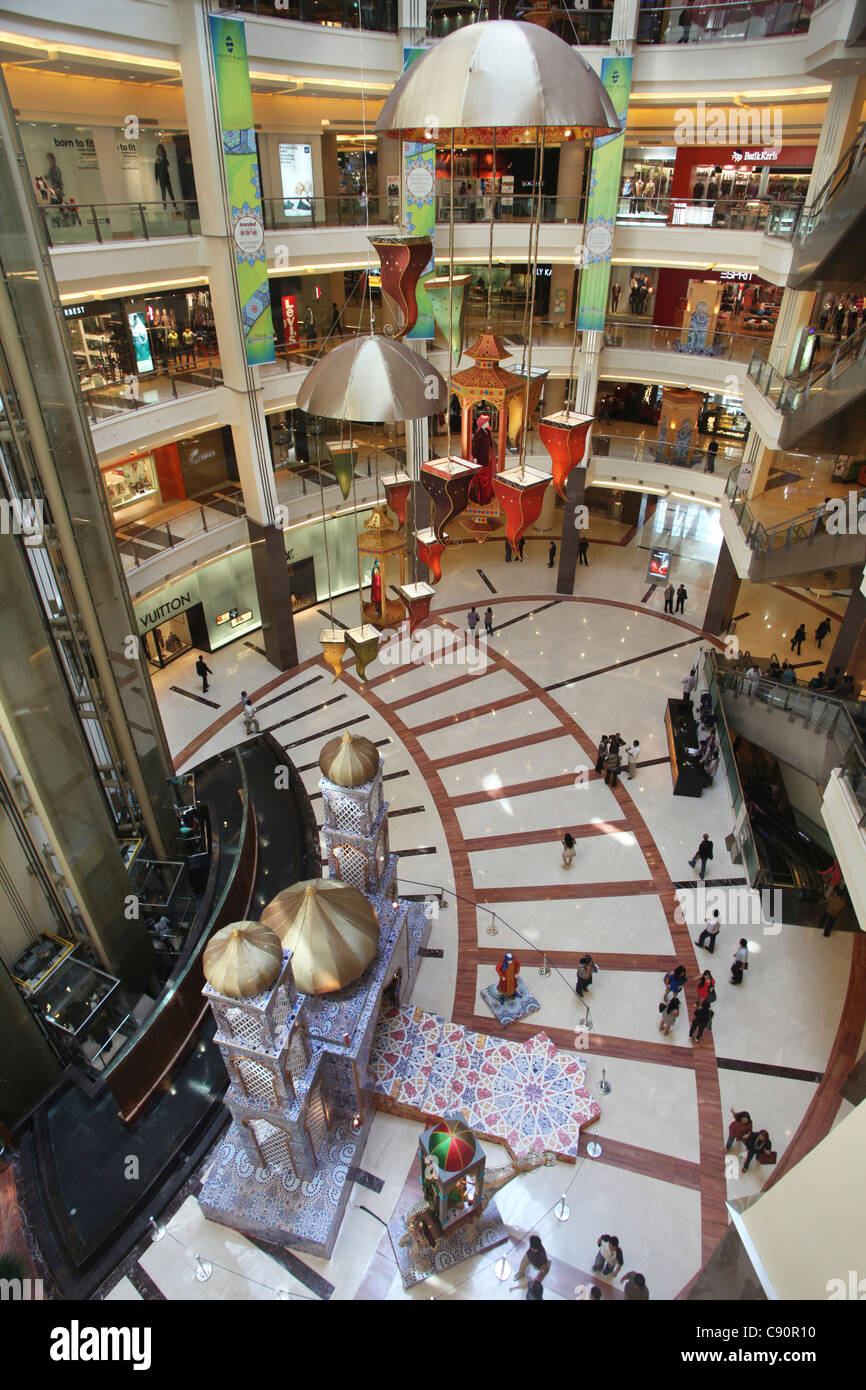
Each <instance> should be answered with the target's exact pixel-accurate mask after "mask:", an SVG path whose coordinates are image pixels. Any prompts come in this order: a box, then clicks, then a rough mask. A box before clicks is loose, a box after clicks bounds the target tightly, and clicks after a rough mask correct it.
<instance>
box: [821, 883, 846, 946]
mask: <svg viewBox="0 0 866 1390" xmlns="http://www.w3.org/2000/svg"><path fill="white" fill-rule="evenodd" d="M844 906H845V899H844V898H843V897H842V894H841V893H840V892H839V889H838V888H832V889H831V890H830V893H829V894H828V896H827V898H826V900H825V902H824V915H823V917H822V918H821V920H820V922H819V923H818V926H819V927H822V928H823V930H824V935H825V936H829V935H830V933H831V931H832V930H833V928H834V927H835V925H836V918H837V917H838V916H839V913H840V912H841V911H842V909H843V907H844Z"/></svg>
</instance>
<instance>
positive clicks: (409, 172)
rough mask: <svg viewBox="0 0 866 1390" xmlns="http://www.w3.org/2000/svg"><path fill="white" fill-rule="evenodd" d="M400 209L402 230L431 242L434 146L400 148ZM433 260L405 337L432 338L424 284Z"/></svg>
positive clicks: (430, 308)
mask: <svg viewBox="0 0 866 1390" xmlns="http://www.w3.org/2000/svg"><path fill="white" fill-rule="evenodd" d="M403 208H404V219H405V222H406V229H407V231H408V232H409V235H410V236H429V238H430V241H431V242H433V240H434V238H435V236H436V146H435V145H417V144H415V143H414V142H413V141H406V142H405V143H404V145H403ZM433 262H434V257H433V253H432V251H431V254H430V261H429V264H428V265H427V266H426V267H425V269H424V273H423V274H422V276H421V278H420V279H419V281H418V284H417V286H416V289H415V299H416V301H417V303H418V321H417V323H416V324H415V327H414V328H410V330H409V332H408V333H407V334H406V337H407V338H435V336H436V324H435V322H434V319H433V305H432V304H431V303H430V296H429V294H428V293H427V290H426V289H425V286H424V281H425V280H426V279H428V278H429V277H430V276H431V275H433V273H434V266H433Z"/></svg>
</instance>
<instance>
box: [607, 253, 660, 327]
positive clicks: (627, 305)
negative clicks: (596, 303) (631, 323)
mask: <svg viewBox="0 0 866 1390" xmlns="http://www.w3.org/2000/svg"><path fill="white" fill-rule="evenodd" d="M661 273H663V272H661ZM659 274H660V272H659V271H658V270H657V269H656V267H654V266H648V265H614V266H611V272H610V286H609V289H608V313H609V314H611V315H614V316H616V317H618V318H638V319H644V320H645V321H646V322H647V323H651V322H652V321H653V315H654V313H655V305H656V301H657V298H658V284H659Z"/></svg>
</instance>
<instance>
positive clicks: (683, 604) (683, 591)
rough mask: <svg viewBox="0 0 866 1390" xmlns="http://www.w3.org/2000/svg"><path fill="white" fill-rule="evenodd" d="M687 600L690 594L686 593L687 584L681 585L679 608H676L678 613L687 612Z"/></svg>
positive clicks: (678, 600) (678, 591)
mask: <svg viewBox="0 0 866 1390" xmlns="http://www.w3.org/2000/svg"><path fill="white" fill-rule="evenodd" d="M687 598H688V594H687V593H686V586H685V584H681V585H680V587H679V588H678V589H677V608H676V611H677V612H678V613H685V611H686V599H687Z"/></svg>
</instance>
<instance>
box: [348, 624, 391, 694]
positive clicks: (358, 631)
mask: <svg viewBox="0 0 866 1390" xmlns="http://www.w3.org/2000/svg"><path fill="white" fill-rule="evenodd" d="M381 636H382V634H381V632H380V631H379V629H378V628H377V627H373V626H372V624H371V623H362V624H361V626H360V627H350V628H347V629H346V642H347V643H348V645H349V646H350V647H351V648H352V651H353V652H354V653H355V670H356V672H357V674H358V680H359V681H364V682H365V683H366V680H367V667H368V666H369V665H370V662H371V661H375V660H376V655H377V653H378V651H379V638H380V637H381Z"/></svg>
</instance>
